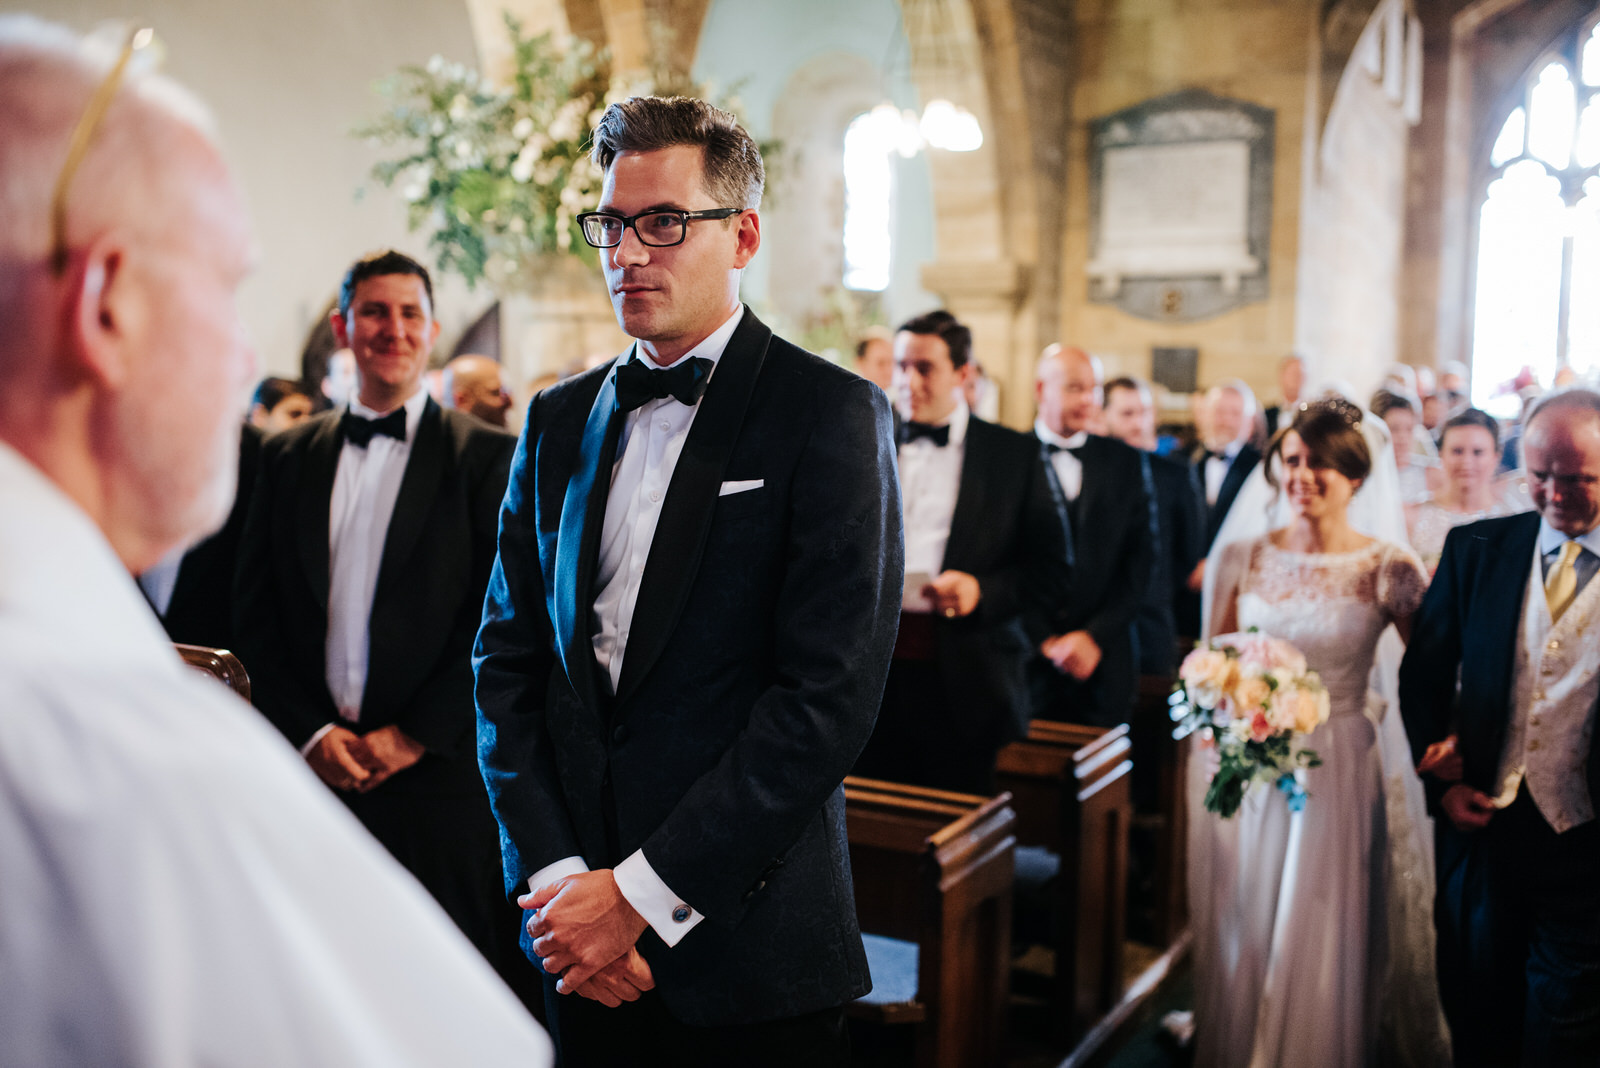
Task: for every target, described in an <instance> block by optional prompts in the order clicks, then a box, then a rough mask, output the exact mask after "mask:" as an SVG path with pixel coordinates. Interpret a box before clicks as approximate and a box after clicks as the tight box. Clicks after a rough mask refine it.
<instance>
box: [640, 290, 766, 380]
mask: <svg viewBox="0 0 1600 1068" xmlns="http://www.w3.org/2000/svg"><path fill="white" fill-rule="evenodd" d="M743 321H744V305H743V304H740V305H739V306H738V307H737V308H735V309H734V310H733V314H732V315H730V316H728V318H727V321H726V322H724V323H723V324H722V325H721V326H719V327H717V328H716V329H715V330H713V331H711V333H709V334H707V335H706V337H705V340H703V341H701V342H700V344H698V345H696V346H695V347H694V348H692V349H690V350H689V351H688V352H686V353H684V354H683V355H682V356H679V357H678V358H677V359H676V360H673V361H672V362H671V363H669V364H667V367H676V366H678V365H679V364H680V363H682V362H683V361H684V360H692V359H694V358H695V357H697V356H698V357H703V358H705V359H707V360H710V361H711V365H712V370H713V371H715V370H716V364H717V362H718V361H720V360H721V359H722V354H723V353H724V352H725V351H727V348H728V342H729V341H731V340H733V332H734V331H735V330H737V329H739V324H740V323H741V322H743ZM629 358H630V359H635V360H638V361H640V362H641V363H647V364H649V365H650V367H651V368H656V367H660V364H657V363H656V362H655V361H654V360H651V359H650V357H648V356H646V355H645V354H644V350H643V349H641V348H640V347H639V343H638V342H637V341H635V342H634V343H633V352H632V353H631V354H630V357H629ZM665 369H666V368H662V370H665ZM709 377H710V376H707V378H708V380H709Z"/></svg>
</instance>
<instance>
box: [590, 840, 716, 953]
mask: <svg viewBox="0 0 1600 1068" xmlns="http://www.w3.org/2000/svg"><path fill="white" fill-rule="evenodd" d="M612 875H613V877H614V878H615V879H616V880H617V889H618V890H620V891H622V896H623V897H625V898H627V899H628V904H630V905H632V906H633V908H634V911H635V912H637V913H638V914H639V915H641V916H643V917H644V921H645V922H646V923H648V924H649V925H650V927H651V928H652V929H653V930H654V931H655V933H656V934H658V935H660V936H661V941H663V942H665V943H666V944H667V945H668V946H669V947H671V946H675V945H677V944H678V943H679V942H681V941H682V940H683V936H684V935H686V934H688V933H689V932H690V931H692V930H694V928H695V925H696V924H698V923H699V922H700V921H701V920H703V919H705V917H704V916H702V915H700V913H698V912H696V911H695V910H694V909H692V908H690V907H689V905H688V903H686V902H685V901H684V900H683V899H682V898H680V897H678V895H677V894H674V893H673V892H672V889H671V888H670V887H669V886H667V884H666V883H664V882H662V881H661V876H659V875H657V874H656V870H655V869H654V868H652V867H651V866H650V862H649V861H648V860H646V859H645V856H644V850H642V849H636V850H634V851H633V855H632V856H630V857H628V859H627V860H624V861H623V862H622V863H621V864H618V865H617V866H616V868H614V869H613V870H612Z"/></svg>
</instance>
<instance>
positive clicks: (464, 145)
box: [456, 138, 472, 159]
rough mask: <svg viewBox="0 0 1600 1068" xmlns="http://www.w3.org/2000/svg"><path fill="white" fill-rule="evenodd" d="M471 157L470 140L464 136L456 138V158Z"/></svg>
mask: <svg viewBox="0 0 1600 1068" xmlns="http://www.w3.org/2000/svg"><path fill="white" fill-rule="evenodd" d="M471 157H472V142H471V141H468V140H467V139H466V138H461V139H459V140H457V141H456V158H457V159H470V158H471Z"/></svg>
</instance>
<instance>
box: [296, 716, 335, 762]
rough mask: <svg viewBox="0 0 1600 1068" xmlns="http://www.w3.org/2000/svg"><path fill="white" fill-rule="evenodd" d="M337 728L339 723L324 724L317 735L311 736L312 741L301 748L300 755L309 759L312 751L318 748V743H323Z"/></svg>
mask: <svg viewBox="0 0 1600 1068" xmlns="http://www.w3.org/2000/svg"><path fill="white" fill-rule="evenodd" d="M337 726H338V724H337V723H324V724H323V725H322V727H321V728H320V729H319V730H318V731H317V733H315V734H313V735H312V736H311V740H310V741H308V742H307V743H306V744H305V745H302V746H301V747H300V755H301V756H303V757H309V756H310V755H311V750H313V749H315V748H316V747H317V743H318V742H320V741H322V739H323V737H324V736H326V735H327V733H328V732H329V731H331V730H333V728H335V727H337Z"/></svg>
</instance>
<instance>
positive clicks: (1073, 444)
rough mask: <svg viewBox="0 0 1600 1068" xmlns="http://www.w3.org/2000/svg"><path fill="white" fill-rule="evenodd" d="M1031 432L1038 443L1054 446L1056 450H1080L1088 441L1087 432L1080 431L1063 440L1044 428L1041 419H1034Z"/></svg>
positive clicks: (1043, 422) (1047, 428)
mask: <svg viewBox="0 0 1600 1068" xmlns="http://www.w3.org/2000/svg"><path fill="white" fill-rule="evenodd" d="M1033 432H1034V434H1035V435H1037V436H1038V438H1039V440H1040V441H1042V442H1044V443H1045V444H1046V445H1054V446H1055V447H1056V448H1058V449H1081V448H1083V443H1084V442H1086V441H1088V440H1089V432H1088V431H1087V430H1080V431H1078V432H1077V433H1076V434H1074V435H1072V436H1071V437H1070V438H1064V437H1062V436H1061V435H1060V434H1057V433H1056V432H1055V431H1054V430H1051V429H1050V428H1049V427H1048V426H1046V425H1045V421H1044V420H1043V419H1035V420H1034V421H1033Z"/></svg>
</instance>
